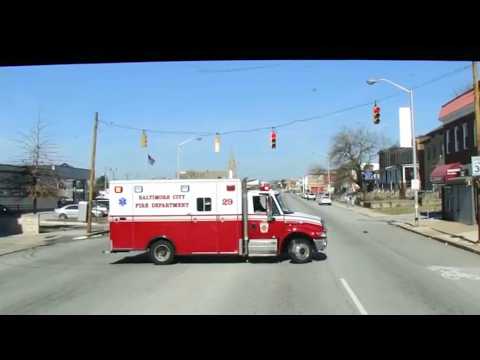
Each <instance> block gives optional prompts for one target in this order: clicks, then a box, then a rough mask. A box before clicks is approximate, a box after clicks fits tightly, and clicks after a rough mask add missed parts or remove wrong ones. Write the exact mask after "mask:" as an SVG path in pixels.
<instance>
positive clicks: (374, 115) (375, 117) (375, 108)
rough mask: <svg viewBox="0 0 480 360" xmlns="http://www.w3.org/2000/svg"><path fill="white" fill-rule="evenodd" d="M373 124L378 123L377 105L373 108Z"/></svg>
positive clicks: (378, 112) (378, 107)
mask: <svg viewBox="0 0 480 360" xmlns="http://www.w3.org/2000/svg"><path fill="white" fill-rule="evenodd" d="M373 123H374V124H378V123H380V106H378V105H377V103H375V104H374V106H373Z"/></svg>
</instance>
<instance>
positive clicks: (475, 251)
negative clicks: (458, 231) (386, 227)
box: [391, 223, 480, 255]
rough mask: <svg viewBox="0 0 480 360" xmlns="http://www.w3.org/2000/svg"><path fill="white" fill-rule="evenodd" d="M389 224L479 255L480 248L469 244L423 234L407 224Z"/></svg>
mask: <svg viewBox="0 0 480 360" xmlns="http://www.w3.org/2000/svg"><path fill="white" fill-rule="evenodd" d="M391 225H394V226H396V227H399V228H402V229H404V230H407V231H410V232H413V233H415V234H418V235H422V236H424V237H427V238H430V239H433V240H436V241H439V242H442V243H444V244H449V245H452V246H454V247H457V248H460V249H463V250H466V251H469V252H473V253H475V254H477V255H480V249H472V248H471V246H468V245H464V244H459V243H457V242H454V241H449V240H446V239H443V238H441V237H438V236H435V235H429V234H425V233H422V232H420V231H417V230H415V229H412V228H409V227H407V226H406V225H404V224H393V223H391ZM435 231H436V230H435ZM464 241H469V240H464Z"/></svg>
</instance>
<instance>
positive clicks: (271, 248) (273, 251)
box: [248, 239, 277, 256]
mask: <svg viewBox="0 0 480 360" xmlns="http://www.w3.org/2000/svg"><path fill="white" fill-rule="evenodd" d="M248 255H249V256H275V255H277V239H255V240H249V242H248Z"/></svg>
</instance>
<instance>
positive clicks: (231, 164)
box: [228, 151, 237, 179]
mask: <svg viewBox="0 0 480 360" xmlns="http://www.w3.org/2000/svg"><path fill="white" fill-rule="evenodd" d="M228 177H229V178H230V179H232V178H236V177H237V162H236V160H235V156H234V155H233V151H231V152H230V159H229V160H228Z"/></svg>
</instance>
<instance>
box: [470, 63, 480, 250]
mask: <svg viewBox="0 0 480 360" xmlns="http://www.w3.org/2000/svg"><path fill="white" fill-rule="evenodd" d="M472 75H473V95H474V98H473V108H474V111H475V127H474V129H475V140H476V143H477V155H480V103H479V101H480V100H479V89H478V73H477V62H476V61H472ZM475 180H476V181H475V184H476V188H477V189H476V190H477V201H476V204H477V226H478V229H477V232H478V239H477V241H478V242H480V211H479V205H480V204H479V199H478V195H479V189H480V186H479V183H478V182H479V180H478V179H475Z"/></svg>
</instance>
